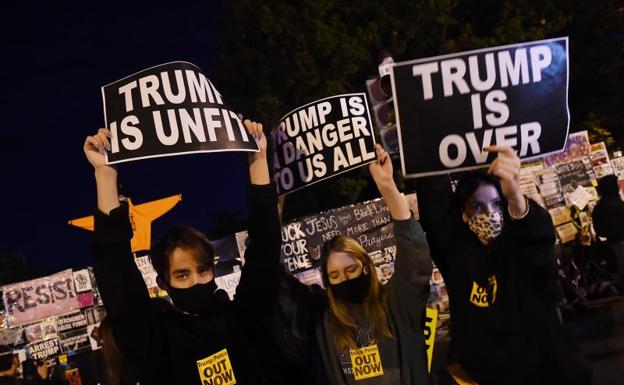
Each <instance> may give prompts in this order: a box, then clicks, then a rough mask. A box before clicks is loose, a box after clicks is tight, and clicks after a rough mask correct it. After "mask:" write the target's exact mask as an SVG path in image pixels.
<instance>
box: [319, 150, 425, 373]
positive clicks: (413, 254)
mask: <svg viewBox="0 0 624 385" xmlns="http://www.w3.org/2000/svg"><path fill="white" fill-rule="evenodd" d="M375 151H376V155H377V161H376V162H373V163H371V165H370V172H371V175H372V176H373V179H374V180H375V184H376V185H377V188H378V189H379V192H380V193H381V195H382V196H383V198H384V200H385V202H386V204H387V205H388V207H389V209H390V215H391V216H392V219H393V221H394V227H393V228H394V235H395V238H396V244H397V255H396V260H395V264H394V267H395V271H394V274H393V276H392V278H390V280H389V282H388V283H387V284H386V286H382V285H381V284H380V282H379V280H378V278H377V273H376V270H375V266H374V264H373V262H372V261H371V259H370V257H369V256H368V254H367V253H366V251H365V250H364V248H363V247H362V246H361V245H360V244H359V243H358V242H357V241H356V240H354V239H353V238H350V237H347V236H337V237H334V238H333V239H331V240H329V241H328V242H327V243H325V245H323V249H322V252H321V274H322V276H323V281H324V283H325V286H326V288H327V297H328V299H329V309H328V310H327V312H326V313H325V314H324V316H323V320H322V332H321V333H319V335H320V336H322V338H323V341H322V342H321V344H320V346H321V349H322V350H323V355H324V358H325V365H326V367H327V371H328V376H329V377H330V379H331V380H332V383H336V384H343V383H344V384H355V383H358V384H360V383H362V384H427V383H428V382H429V381H428V378H427V357H426V355H425V343H424V337H423V327H424V325H423V320H424V312H425V305H426V303H427V299H428V296H429V278H430V277H431V271H432V269H433V266H432V263H431V258H430V256H429V247H428V245H427V241H426V240H425V236H424V233H423V231H422V228H421V227H420V225H419V224H418V222H417V221H416V219H415V218H414V215H413V213H412V212H411V211H410V209H409V205H408V203H407V200H406V199H405V198H404V197H403V196H402V195H401V193H400V192H399V190H398V189H397V187H396V184H395V183H394V180H393V177H392V175H393V167H392V161H391V160H390V156H389V155H388V153H387V152H386V151H384V150H383V148H382V147H381V146H379V145H377V146H376V147H375Z"/></svg>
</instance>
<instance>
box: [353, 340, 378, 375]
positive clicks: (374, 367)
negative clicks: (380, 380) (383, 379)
mask: <svg viewBox="0 0 624 385" xmlns="http://www.w3.org/2000/svg"><path fill="white" fill-rule="evenodd" d="M351 365H352V366H353V375H354V376H355V380H356V381H359V380H364V379H366V378H372V377H379V376H383V374H384V372H383V366H382V365H381V358H380V357H379V349H378V348H377V345H376V344H373V345H369V346H366V347H363V348H361V349H354V350H351Z"/></svg>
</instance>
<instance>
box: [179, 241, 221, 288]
mask: <svg viewBox="0 0 624 385" xmlns="http://www.w3.org/2000/svg"><path fill="white" fill-rule="evenodd" d="M169 262H170V264H169V284H170V285H171V286H172V287H175V288H176V289H188V288H189V287H191V286H194V285H195V284H198V283H208V282H210V281H212V280H213V279H214V272H213V269H212V266H207V265H205V264H203V263H201V262H200V261H198V260H197V259H196V258H195V257H194V256H193V255H192V254H191V253H189V252H188V251H187V250H184V249H181V248H179V247H178V248H176V249H175V250H174V251H173V254H172V255H171V256H170V257H169Z"/></svg>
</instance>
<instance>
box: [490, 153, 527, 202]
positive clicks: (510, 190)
mask: <svg viewBox="0 0 624 385" xmlns="http://www.w3.org/2000/svg"><path fill="white" fill-rule="evenodd" d="M487 151H489V152H496V153H497V154H498V155H497V156H496V159H495V160H494V162H492V164H491V165H490V168H489V169H488V174H494V175H496V176H497V177H499V178H500V181H501V189H502V190H503V195H504V196H505V198H506V199H507V201H508V202H509V209H510V211H511V212H514V213H524V212H525V211H526V209H527V206H526V199H525V198H524V195H523V194H522V192H521V191H520V158H518V155H516V152H515V151H514V150H513V149H512V148H511V147H506V146H490V147H488V148H487Z"/></svg>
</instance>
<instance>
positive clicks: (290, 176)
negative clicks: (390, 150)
mask: <svg viewBox="0 0 624 385" xmlns="http://www.w3.org/2000/svg"><path fill="white" fill-rule="evenodd" d="M372 127H373V125H372V123H371V119H370V113H369V110H368V103H367V101H366V94H364V93H358V94H344V95H336V96H332V97H329V98H325V99H321V100H317V101H316V102H313V103H309V104H306V105H304V106H302V107H299V108H297V109H295V110H293V111H291V112H289V113H288V114H287V115H285V116H284V117H282V119H280V123H279V124H278V126H277V127H276V128H275V129H274V130H273V132H272V134H271V138H272V141H273V146H272V147H273V150H274V152H273V173H274V174H273V178H274V180H275V183H276V185H277V189H278V193H279V194H288V193H291V192H293V191H297V190H299V189H301V188H303V187H305V186H308V185H311V184H313V183H316V182H319V181H321V180H324V179H328V178H331V177H333V176H335V175H338V174H341V173H343V172H345V171H349V170H353V169H354V168H357V167H359V166H362V165H364V164H367V163H370V162H372V161H373V160H374V159H375V151H374V148H373V147H374V146H375V137H374V135H373V128H372Z"/></svg>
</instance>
